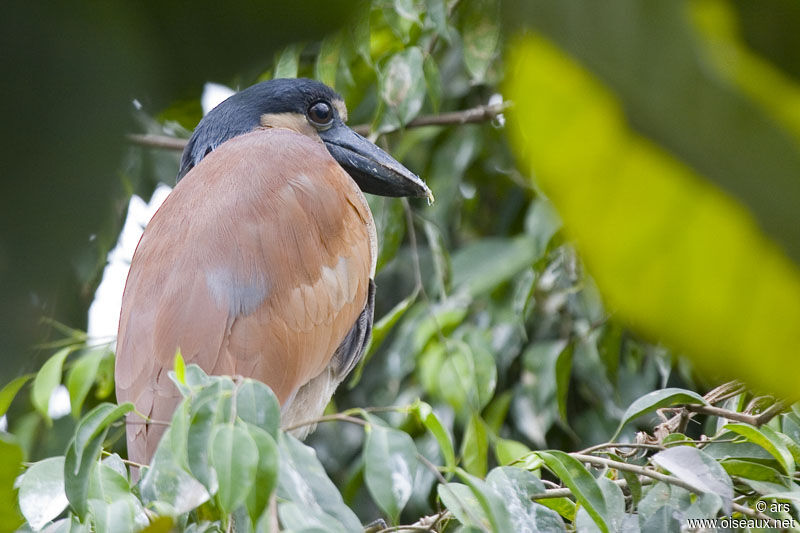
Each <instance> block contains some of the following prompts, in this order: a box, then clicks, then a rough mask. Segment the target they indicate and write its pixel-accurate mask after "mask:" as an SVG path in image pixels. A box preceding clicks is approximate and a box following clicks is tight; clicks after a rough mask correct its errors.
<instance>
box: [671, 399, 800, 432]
mask: <svg viewBox="0 0 800 533" xmlns="http://www.w3.org/2000/svg"><path fill="white" fill-rule="evenodd" d="M684 407H685V408H686V409H687V410H688V411H691V412H693V413H700V414H704V415H711V416H718V417H720V418H727V419H728V420H735V421H736V422H743V423H745V424H750V425H751V426H755V427H759V426H763V425H764V424H766V423H767V422H769V421H770V420H772V419H773V418H775V417H776V416H777V415H779V414H781V412H783V411H784V410H785V409H786V404H785V403H783V402H775V403H774V404H772V405H771V406H770V407H769V408H768V409H765V410H764V411H763V412H762V413H759V414H757V415H750V414H747V413H739V412H736V411H730V410H728V409H722V408H721V407H714V406H713V405H699V404H698V405H686V406H684Z"/></svg>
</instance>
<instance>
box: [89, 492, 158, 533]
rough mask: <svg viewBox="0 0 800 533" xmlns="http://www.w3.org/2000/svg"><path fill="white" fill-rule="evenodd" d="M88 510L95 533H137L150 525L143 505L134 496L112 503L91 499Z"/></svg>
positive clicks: (128, 495) (130, 495) (127, 496)
mask: <svg viewBox="0 0 800 533" xmlns="http://www.w3.org/2000/svg"><path fill="white" fill-rule="evenodd" d="M88 508H89V513H90V514H91V516H92V519H93V520H92V522H94V526H95V531H102V532H104V533H136V532H139V531H142V529H144V528H146V527H147V526H148V525H150V520H149V519H148V518H147V515H146V514H145V512H144V508H143V507H142V504H141V503H139V500H137V499H136V497H135V496H134V495H133V494H127V495H125V496H124V497H121V498H118V499H115V500H114V501H110V502H109V501H105V500H97V499H89V501H88Z"/></svg>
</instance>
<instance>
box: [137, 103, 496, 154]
mask: <svg viewBox="0 0 800 533" xmlns="http://www.w3.org/2000/svg"><path fill="white" fill-rule="evenodd" d="M509 105H510V102H501V103H499V104H486V105H480V106H477V107H472V108H470V109H462V110H460V111H451V112H448V113H441V114H438V115H423V116H421V117H417V118H415V119H414V120H412V121H411V122H409V123H408V124H406V125H405V126H404V127H403V128H395V129H392V130H389V131H385V132H381V133H393V132H395V131H398V130H399V129H409V128H421V127H422V126H451V125H458V124H474V123H476V122H486V121H489V120H492V119H494V118H495V117H497V116H498V115H499V114H501V113H502V112H503V111H504V110H505V109H506V108H508V106H509ZM353 130H355V131H356V132H358V133H359V134H361V135H367V134H369V132H370V125H369V124H359V125H357V126H353ZM125 138H126V139H127V140H128V142H130V143H131V144H135V145H138V146H144V147H147V148H161V149H164V150H175V151H181V150H183V149H184V147H186V142H187V140H186V139H179V138H177V137H169V136H167V135H156V134H153V133H146V134H141V133H129V134H128V135H126V136H125Z"/></svg>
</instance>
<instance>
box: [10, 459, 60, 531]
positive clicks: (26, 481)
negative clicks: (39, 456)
mask: <svg viewBox="0 0 800 533" xmlns="http://www.w3.org/2000/svg"><path fill="white" fill-rule="evenodd" d="M67 503H68V501H67V495H66V494H65V492H64V457H50V458H49V459H44V460H42V461H39V462H37V463H34V464H33V465H31V466H30V467H29V468H28V470H26V471H25V474H24V475H23V477H22V482H21V483H20V486H19V509H20V511H22V515H23V516H24V517H25V520H27V521H28V524H29V525H30V526H31V528H32V529H34V530H37V531H38V530H39V529H42V528H43V527H44V526H45V524H47V523H48V522H50V521H51V520H53V519H54V518H56V517H57V516H58V515H60V514H61V512H62V511H63V510H64V509H65V508H66V507H67Z"/></svg>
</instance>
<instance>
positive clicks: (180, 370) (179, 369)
mask: <svg viewBox="0 0 800 533" xmlns="http://www.w3.org/2000/svg"><path fill="white" fill-rule="evenodd" d="M172 366H173V368H174V369H175V379H177V380H178V383H181V384H184V385H185V384H186V362H185V361H184V360H183V354H181V349H180V348H178V350H177V351H176V352H175V359H174V363H173V365H172Z"/></svg>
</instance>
